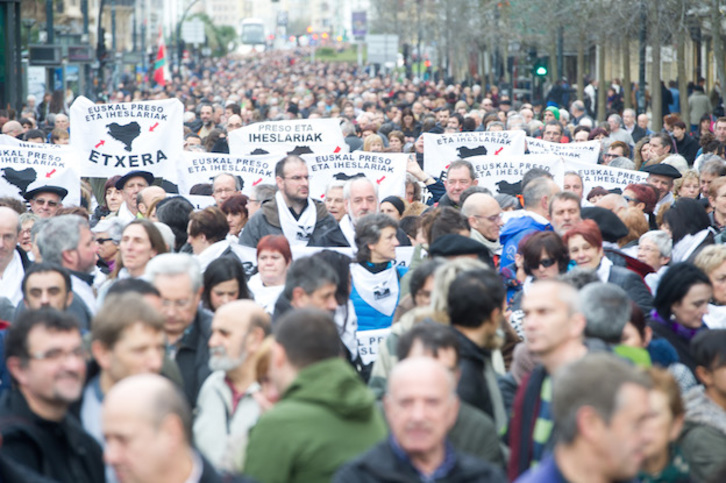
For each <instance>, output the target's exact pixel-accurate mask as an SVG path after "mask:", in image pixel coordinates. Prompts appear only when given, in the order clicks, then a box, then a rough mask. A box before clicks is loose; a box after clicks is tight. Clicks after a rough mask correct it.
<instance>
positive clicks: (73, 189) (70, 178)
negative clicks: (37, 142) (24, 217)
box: [0, 143, 81, 205]
mask: <svg viewBox="0 0 726 483" xmlns="http://www.w3.org/2000/svg"><path fill="white" fill-rule="evenodd" d="M31 144H32V143H31ZM75 163H76V159H75V152H74V151H73V150H71V149H53V150H49V149H44V148H35V149H29V148H22V147H17V146H2V147H0V196H12V197H14V198H18V199H23V195H24V194H25V193H26V192H28V191H31V190H33V189H36V188H40V187H43V186H60V187H62V188H65V189H67V190H68V195H67V196H66V197H65V199H63V204H65V205H79V204H80V201H81V179H80V177H79V176H78V173H77V172H76V171H75V169H74V166H75Z"/></svg>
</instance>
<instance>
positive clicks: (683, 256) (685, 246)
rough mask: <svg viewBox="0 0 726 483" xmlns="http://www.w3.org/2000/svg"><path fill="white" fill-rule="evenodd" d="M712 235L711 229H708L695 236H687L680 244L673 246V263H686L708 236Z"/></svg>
mask: <svg viewBox="0 0 726 483" xmlns="http://www.w3.org/2000/svg"><path fill="white" fill-rule="evenodd" d="M709 233H711V228H706V229H704V230H701V231H699V232H698V233H695V234H693V235H686V236H684V237H683V238H681V239H680V240H679V241H678V243H676V244H675V245H674V246H673V252H672V253H671V260H672V261H673V263H678V262H685V261H686V260H688V257H690V256H691V254H692V253H693V252H694V251H695V250H696V248H697V247H698V246H699V245H700V244H701V243H702V242H703V240H705V239H706V237H707V236H708V234H709Z"/></svg>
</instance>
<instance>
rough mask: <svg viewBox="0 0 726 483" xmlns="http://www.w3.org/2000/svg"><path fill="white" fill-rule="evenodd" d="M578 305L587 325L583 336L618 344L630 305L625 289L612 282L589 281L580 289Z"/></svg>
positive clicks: (628, 318) (628, 317) (627, 318)
mask: <svg viewBox="0 0 726 483" xmlns="http://www.w3.org/2000/svg"><path fill="white" fill-rule="evenodd" d="M580 306H581V307H582V313H583V315H585V320H586V321H587V325H586V326H585V336H586V337H595V338H597V339H601V340H603V341H605V342H607V343H609V344H619V343H620V339H621V338H622V335H623V329H624V328H625V324H627V323H628V320H630V314H631V306H630V299H629V298H628V294H627V293H625V290H623V289H622V288H620V287H618V286H617V285H614V284H612V283H603V282H597V283H591V284H589V285H586V286H585V287H584V288H583V289H582V290H580Z"/></svg>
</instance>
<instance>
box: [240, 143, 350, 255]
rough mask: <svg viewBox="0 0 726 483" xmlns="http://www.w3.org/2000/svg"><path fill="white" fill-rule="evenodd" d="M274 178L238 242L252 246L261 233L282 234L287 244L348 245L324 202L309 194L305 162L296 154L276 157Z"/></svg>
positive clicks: (262, 234)
mask: <svg viewBox="0 0 726 483" xmlns="http://www.w3.org/2000/svg"><path fill="white" fill-rule="evenodd" d="M275 180H276V182H277V188H278V189H277V193H276V194H275V197H274V198H273V199H272V200H270V201H268V202H267V203H265V204H264V205H262V207H261V208H260V210H259V211H260V213H259V214H255V216H252V217H251V218H250V221H249V222H248V223H247V225H245V229H244V231H242V235H240V237H239V242H240V245H245V246H248V247H252V248H256V247H257V243H258V242H259V241H260V239H261V238H262V237H264V236H265V235H285V238H287V240H288V241H289V242H290V245H291V246H295V245H306V246H335V247H344V246H348V243H347V242H346V240H345V237H344V236H343V233H342V232H341V231H340V227H338V223H337V222H336V221H335V218H333V217H332V216H331V215H330V213H328V210H327V209H325V205H324V204H323V203H322V202H320V201H317V200H314V199H312V198H310V175H309V174H308V166H307V164H305V161H304V160H303V159H302V158H301V157H300V156H295V155H289V156H285V157H284V158H283V159H281V160H280V161H278V163H277V165H276V166H275Z"/></svg>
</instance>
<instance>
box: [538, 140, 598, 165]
mask: <svg viewBox="0 0 726 483" xmlns="http://www.w3.org/2000/svg"><path fill="white" fill-rule="evenodd" d="M600 147H601V144H600V141H597V140H595V141H586V142H584V143H564V144H561V143H551V142H549V141H543V140H541V139H536V138H531V137H527V150H528V151H529V154H551V155H554V156H558V157H561V158H562V159H564V160H565V161H580V162H582V163H590V164H597V158H598V155H599V154H600Z"/></svg>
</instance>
